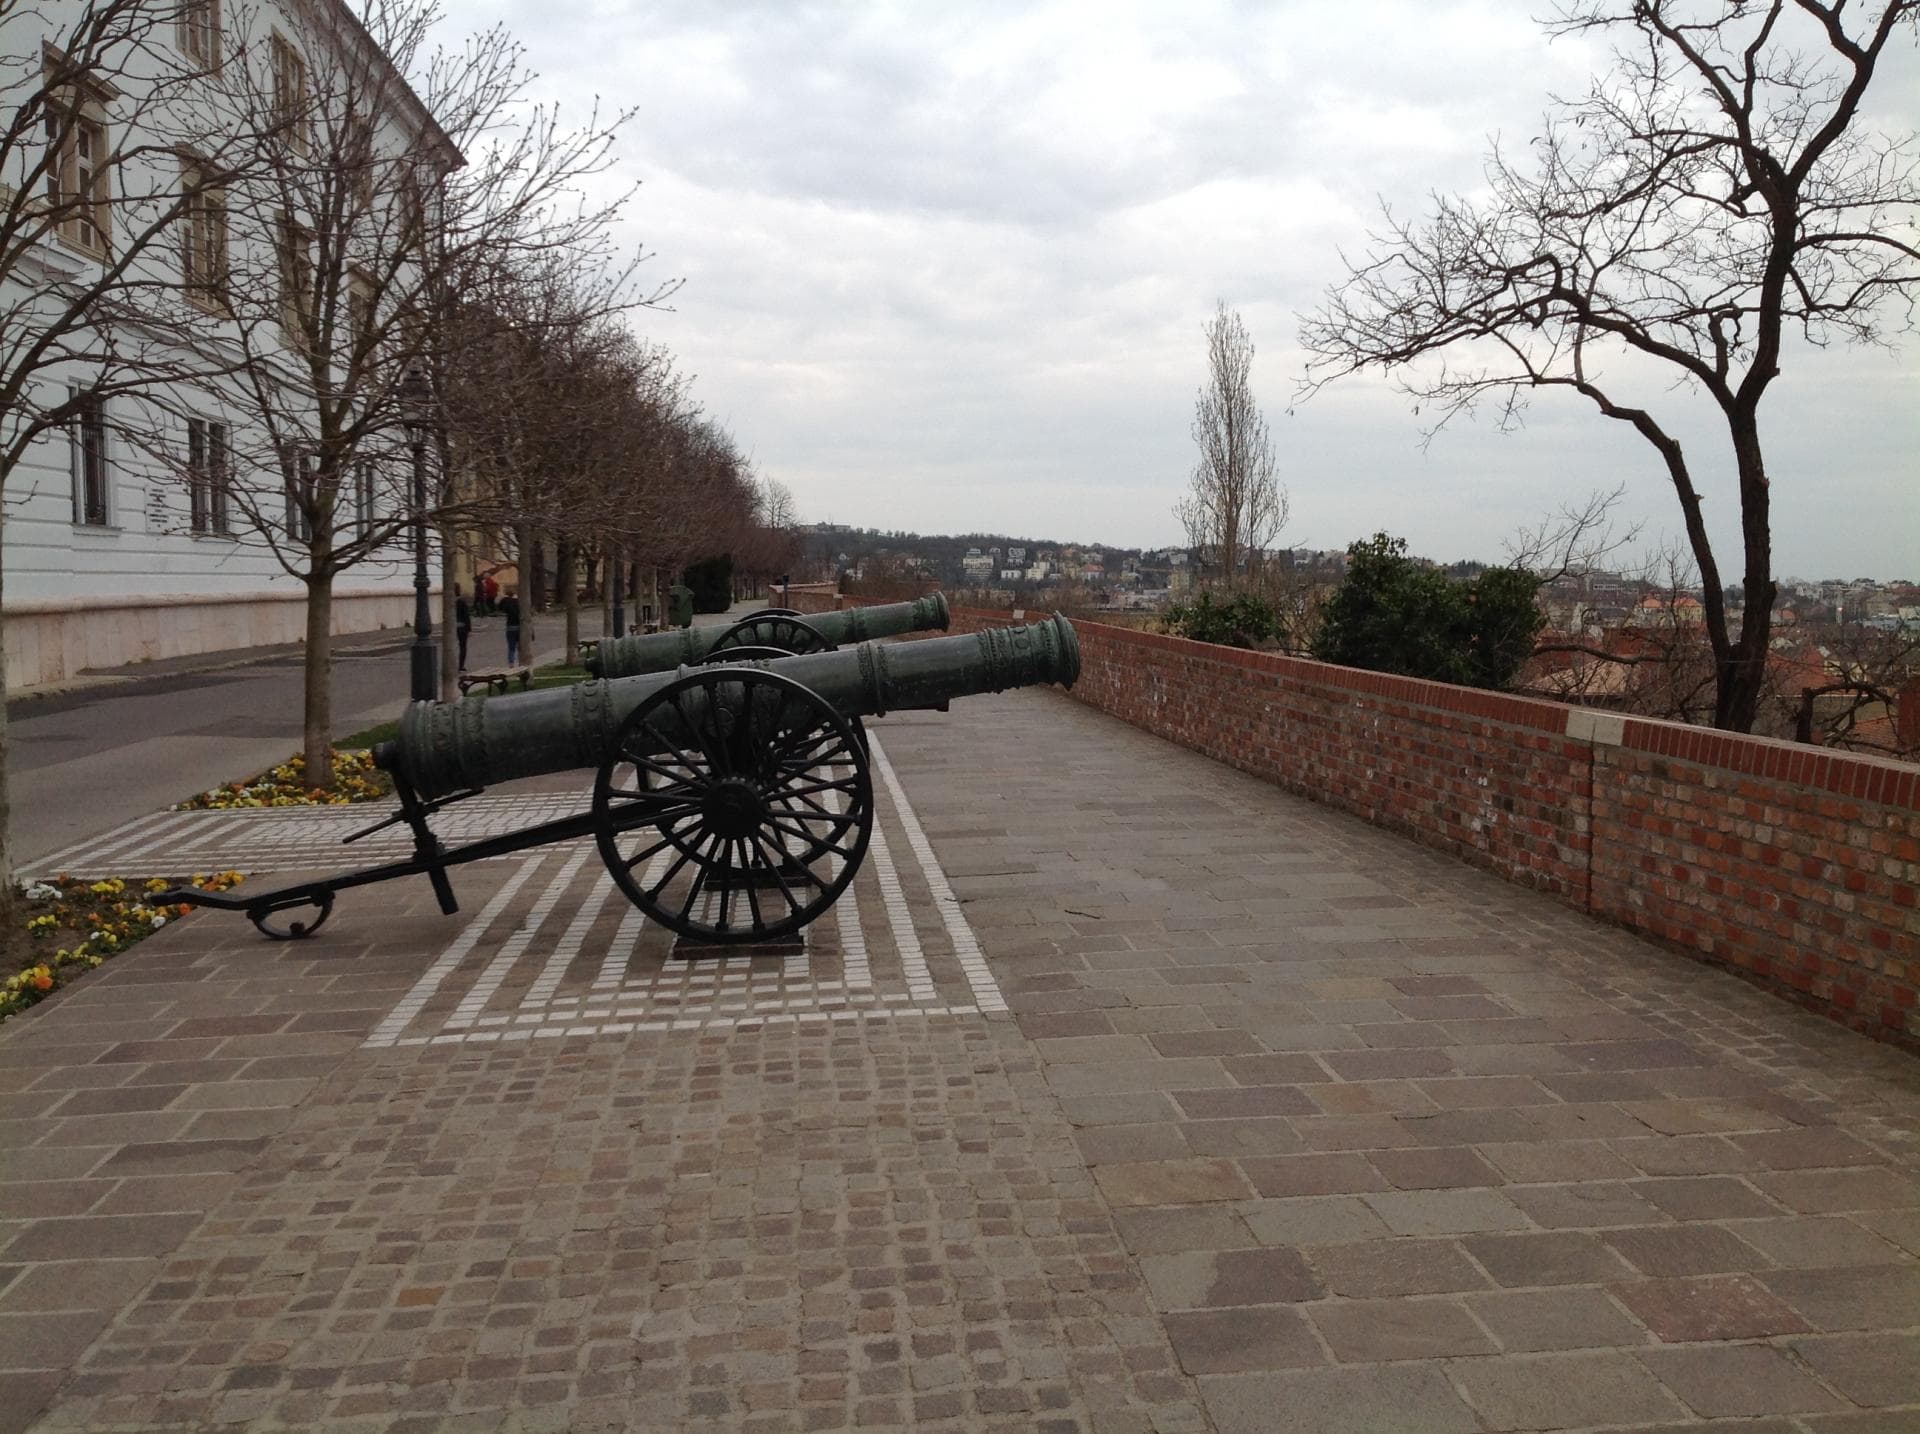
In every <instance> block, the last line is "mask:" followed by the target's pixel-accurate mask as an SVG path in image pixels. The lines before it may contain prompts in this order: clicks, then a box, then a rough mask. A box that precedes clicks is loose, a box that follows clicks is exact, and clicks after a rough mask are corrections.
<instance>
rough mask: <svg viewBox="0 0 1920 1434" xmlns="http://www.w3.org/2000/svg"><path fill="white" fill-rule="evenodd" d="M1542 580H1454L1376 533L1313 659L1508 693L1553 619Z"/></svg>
mask: <svg viewBox="0 0 1920 1434" xmlns="http://www.w3.org/2000/svg"><path fill="white" fill-rule="evenodd" d="M1538 587H1539V579H1537V578H1536V577H1535V576H1534V575H1533V574H1532V573H1530V572H1528V571H1526V570H1525V569H1524V568H1487V569H1485V570H1483V571H1482V572H1481V573H1480V574H1479V576H1477V577H1475V578H1472V579H1470V580H1465V581H1455V580H1453V579H1451V578H1449V577H1448V576H1447V575H1446V574H1445V573H1443V572H1441V571H1440V570H1439V569H1438V568H1434V567H1429V566H1428V565H1426V564H1425V563H1421V562H1417V561H1415V560H1414V559H1412V558H1410V557H1408V556H1407V544H1406V540H1405V539H1404V538H1390V537H1388V536H1387V535H1386V534H1385V533H1376V534H1374V535H1373V537H1371V538H1369V539H1368V540H1367V541H1365V542H1361V543H1355V544H1353V545H1352V546H1351V547H1349V548H1348V549H1347V573H1346V576H1345V577H1344V578H1342V579H1341V581H1340V586H1339V587H1337V588H1335V589H1334V591H1333V594H1332V596H1330V597H1329V598H1328V599H1327V601H1326V602H1325V603H1324V604H1323V605H1322V606H1321V609H1320V626H1319V629H1318V631H1317V632H1316V633H1315V634H1314V639H1313V655H1314V656H1315V657H1317V658H1319V659H1320V660H1321V661H1323V662H1338V663H1341V664H1343V665H1344V666H1347V667H1365V668H1368V669H1370V670H1372V671H1374V672H1395V673H1399V674H1400V675H1402V676H1404V677H1425V678H1428V679H1430V680H1432V681H1435V682H1453V683H1458V684H1460V685H1462V686H1465V687H1486V688H1494V689H1500V688H1504V687H1506V686H1507V685H1508V684H1509V683H1511V682H1512V681H1513V678H1514V674H1515V673H1517V672H1518V671H1519V670H1520V667H1521V664H1523V663H1524V662H1525V661H1526V660H1527V657H1528V655H1529V654H1530V653H1532V651H1533V641H1534V638H1535V637H1536V636H1537V635H1538V633H1539V631H1540V628H1541V626H1542V624H1543V623H1544V622H1545V618H1544V617H1543V616H1542V615H1541V613H1540V609H1539V607H1538V606H1537V605H1536V604H1535V602H1534V593H1535V591H1536V589H1537V588H1538Z"/></svg>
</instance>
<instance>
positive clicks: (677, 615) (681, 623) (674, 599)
mask: <svg viewBox="0 0 1920 1434" xmlns="http://www.w3.org/2000/svg"><path fill="white" fill-rule="evenodd" d="M667 626H669V627H692V626H693V589H692V588H690V587H688V586H687V585H686V584H685V583H675V584H674V585H673V586H672V587H670V588H668V589H667Z"/></svg>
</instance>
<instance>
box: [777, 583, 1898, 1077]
mask: <svg viewBox="0 0 1920 1434" xmlns="http://www.w3.org/2000/svg"><path fill="white" fill-rule="evenodd" d="M842 602H843V603H845V602H846V600H845V599H842ZM823 605H824V604H823ZM795 606H799V604H798V603H797V602H796V603H795ZM1036 616H1037V614H1036ZM953 619H954V621H953V630H954V631H956V632H965V631H972V630H975V629H977V628H980V627H991V626H1001V625H1004V624H1006V623H1008V622H1010V621H1014V620H1015V619H1014V618H1013V617H1012V615H1010V614H1008V613H1005V612H985V611H979V610H972V609H959V610H956V611H955V612H954V614H953ZM1074 626H1075V629H1076V630H1077V631H1078V633H1079V636H1080V647H1081V657H1082V669H1081V676H1080V681H1079V683H1078V684H1077V685H1076V686H1075V688H1074V689H1073V695H1074V696H1075V697H1076V698H1078V699H1079V700H1080V701H1082V702H1085V703H1087V704H1089V705H1090V706H1093V707H1097V708H1099V709H1100V710H1101V711H1103V712H1110V713H1112V714H1113V715H1114V716H1116V717H1119V718H1121V719H1122V720H1124V721H1127V722H1130V723H1132V724H1133V725H1134V726H1136V727H1140V728H1143V729H1145V730H1146V731H1149V732H1153V733H1155V734H1157V735H1159V736H1162V737H1165V738H1167V739H1168V740H1170V741H1174V742H1178V743H1180V744H1181V745H1182V746H1185V747H1189V748H1192V749H1193V750H1194V751H1197V752H1202V753H1205V754H1206V755H1207V756H1210V757H1213V758H1215V759H1217V760H1219V761H1222V762H1225V763H1227V764H1228V765H1230V766H1234V767H1238V768H1239V769H1240V770H1242V771H1245V772H1250V773H1252V774H1254V775H1255V776H1259V777H1262V778H1264V779H1266V780H1267V781H1271V782H1274V783H1276V784H1277V785H1279V786H1282V787H1285V788H1286V789H1288V790H1289V791H1293V792H1297V793H1299V794H1301V795H1302V796H1306V797H1309V798H1311V799H1313V800H1314V801H1319V802H1325V803H1327V804H1328V805H1330V806H1335V807H1339V808H1341V809H1343V810H1345V811H1349V812H1352V813H1354V814H1355V815H1357V816H1361V817H1364V818H1365V819H1366V820H1368V821H1370V822H1373V823H1375V824H1376V825H1379V826H1382V827H1386V828H1389V829H1391V830H1393V831H1398V832H1402V833H1404V834H1406V835H1407V836H1410V837H1412V838H1414V839H1415V840H1417V841H1421V842H1425V843H1426V844H1428V845H1430V846H1434V847H1438V848H1440V849H1442V850H1444V851H1448V852H1451V853H1452V854H1454V855H1455V856H1458V857H1460V858H1462V859H1464V860H1466V861H1470V862H1472V863H1473V864H1475V865H1476V866H1481V867H1485V868H1486V869H1488V870H1490V871H1493V872H1497V873H1498V874H1500V875H1501V876H1504V877H1507V878H1508V879H1510V880H1513V881H1519V882H1523V883H1525V884H1526V885H1528V886H1531V887H1535V888H1537V889H1539V890H1541V891H1545V892H1549V893H1551V894H1553V895H1554V896H1556V897H1558V898H1559V899H1561V900H1562V901H1565V902H1567V903H1568V904H1569V905H1572V906H1575V907H1578V908H1579V909H1581V910H1583V911H1586V912H1588V913H1590V914H1592V915H1593V916H1596V917H1598V918H1600V919H1601V920H1604V921H1611V922H1615V923H1617V924H1619V925H1621V926H1625V927H1628V928H1631V929H1632V930H1635V931H1638V932H1642V933H1645V934H1646V935H1649V936H1652V937H1655V938H1657V939H1659V940H1661V941H1664V942H1667V943H1669V944H1671V945H1673V946H1676V947H1679V948H1682V949H1684V950H1687V951H1689V952H1692V953H1695V954H1697V955H1699V956H1702V957H1704V958H1705V959H1708V960H1711V961H1713V962H1716V963H1718V964H1721V965H1724V966H1727V967H1729V968H1730V969H1733V970H1736V971H1739V972H1741V973H1743V974H1745V975H1747V976H1749V977H1750V978H1752V979H1753V980H1756V981H1759V982H1762V983H1764V984H1766V985H1768V986H1770V987H1772V988H1773V989H1774V990H1776V991H1779V992H1781V993H1782V994H1785V995H1788V996H1790V997H1792V998H1793V999H1795V1000H1797V1001H1800V1002H1801V1003H1803V1004H1805V1005H1808V1006H1811V1007H1813V1008H1814V1009H1816V1010H1819V1011H1821V1012H1823V1013H1825V1014H1827V1015H1829V1016H1832V1017H1834V1018H1835V1019H1838V1020H1841V1021H1844V1022H1846V1023H1847V1024H1848V1025H1850V1026H1854V1027H1856V1028H1858V1029H1861V1030H1865V1031H1869V1032H1872V1033H1874V1034H1876V1035H1880V1036H1883V1037H1885V1038H1888V1039H1892V1040H1895V1041H1898V1042H1900V1043H1902V1044H1906V1045H1912V1046H1920V1000H1916V995H1917V994H1920V910H1917V909H1916V893H1917V892H1920V767H1916V766H1912V765H1909V764H1906V763H1901V762H1893V761H1885V760H1880V759H1876V758H1873V757H1865V756H1858V755H1854V754H1851V753H1844V752H1834V751H1829V750H1826V749H1823V748H1817V747H1804V746H1798V745H1795V744H1793V743H1790V742H1775V741H1770V740H1768V739H1765V738H1760V737H1742V736H1736V735H1734V734H1731V733H1725V732H1715V731H1710V730H1706V729H1702V728H1697V727H1687V726H1682V725H1680V724H1676V723H1670V722H1655V721H1648V720H1644V719H1641V718H1629V717H1620V716H1616V715H1613V714H1609V713H1601V712H1595V711H1591V710H1587V709H1581V708H1575V707H1568V706H1564V705H1562V704H1560V703H1555V702H1539V701H1534V700H1531V699H1527V698H1519V697H1508V696H1504V695H1502V694H1499V693H1492V692H1479V691H1475V690H1474V689H1472V688H1465V687H1451V686H1448V685H1446V684H1444V683H1438V682H1422V681H1418V680H1415V679H1412V678H1405V677H1390V676H1387V675H1385V674H1382V673H1377V672H1362V671H1359V670H1356V669H1353V668H1345V667H1334V666H1330V665H1328V664H1326V663H1320V662H1309V661H1306V660H1303V659H1300V658H1291V657H1281V656H1277V655H1274V654H1270V653H1253V652H1242V651H1238V650H1236V649H1233V648H1226V647H1217V646H1214V645H1212V644H1209V643H1199V642H1189V641H1187V640H1185V639H1184V638H1177V637H1163V636H1160V635H1158V634H1155V633H1143V632H1135V631H1132V630H1129V629H1127V628H1120V627H1112V626H1109V625H1106V624H1104V623H1095V622H1081V621H1077V622H1076V623H1075V624H1074Z"/></svg>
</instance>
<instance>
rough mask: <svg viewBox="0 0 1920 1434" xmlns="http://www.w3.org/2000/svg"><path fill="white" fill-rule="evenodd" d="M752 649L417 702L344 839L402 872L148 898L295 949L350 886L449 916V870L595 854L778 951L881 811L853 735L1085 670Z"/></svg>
mask: <svg viewBox="0 0 1920 1434" xmlns="http://www.w3.org/2000/svg"><path fill="white" fill-rule="evenodd" d="M901 606H909V605H907V604H902V605H901ZM944 610H945V605H944V603H942V604H941V614H942V616H944ZM758 650H759V651H766V650H767V649H758ZM754 651H756V649H750V648H737V649H728V650H723V652H722V653H713V654H710V655H709V661H708V665H705V666H702V667H697V668H690V667H681V668H678V669H677V670H675V671H671V672H664V673H651V674H646V675H641V676H633V677H618V678H603V679H600V680H597V681H589V682H582V683H578V684H576V685H574V686H571V687H559V688H548V689H543V690H536V691H533V692H526V693H514V694H509V695H507V696H504V697H497V698H493V699H490V700H469V701H465V702H458V703H436V702H416V703H414V704H412V705H411V706H410V707H409V708H408V709H407V710H406V712H405V713H404V714H403V716H402V718H401V723H400V734H399V736H398V737H397V738H396V739H395V740H394V741H392V742H388V743H384V744H382V745H381V746H379V747H377V748H376V749H375V750H374V761H375V763H376V764H377V765H378V766H380V767H381V768H382V769H384V770H385V771H387V772H388V773H390V774H391V775H392V778H393V783H394V790H395V793H396V796H397V798H398V803H399V807H398V810H397V811H396V812H395V813H393V814H392V815H391V816H389V817H387V818H385V819H384V820H382V821H380V822H377V823H375V824H374V825H372V826H370V827H367V828H366V829H364V830H362V831H360V832H356V833H355V834H354V835H353V836H350V837H348V838H347V840H348V841H355V840H358V839H360V838H362V837H365V836H368V835H370V834H372V833H373V832H375V831H379V830H382V829H383V828H386V827H388V826H393V825H404V826H406V827H407V828H408V829H409V830H410V832H411V833H412V836H413V842H414V852H413V855H412V857H411V858H409V859H407V860H404V861H394V862H388V863H385V864H382V865H377V866H372V867H367V868H364V869H361V870H358V871H352V872H346V873H343V874H340V875H337V876H332V877H326V878H322V879H320V880H316V881H305V882H297V883H294V884H292V885H288V886H282V887H278V888H275V889H273V890H269V891H263V892H257V893H253V894H233V895H226V894H219V893H213V892H205V891H201V890H199V889H197V888H182V889H177V890H175V891H172V892H168V893H166V894H165V895H163V896H162V897H160V898H158V899H159V900H161V901H163V902H181V903H185V904H189V905H197V906H205V907H212V908H216V909H221V910H231V911H240V912H243V913H244V914H245V915H246V916H247V917H248V918H249V919H250V920H251V921H252V922H253V924H254V925H255V927H257V928H258V929H259V930H260V931H261V932H262V933H263V934H265V935H267V936H270V937H274V938H277V939H283V940H284V939H291V938H297V937H302V936H308V935H311V934H312V933H313V932H314V931H316V930H318V929H319V927H320V926H321V924H322V923H323V922H325V921H326V919H327V917H328V916H329V915H330V914H331V912H332V910H333V905H334V900H335V898H336V896H337V895H338V894H339V893H340V892H342V891H345V890H348V889H350V888H353V887H356V886H366V885H370V884H372V883H375V882H381V881H390V880H394V879H396V878H399V877H404V876H422V875H423V876H425V877H427V878H428V880H429V881H430V882H431V883H432V886H433V890H434V894H435V896H436V898H437V900H438V902H439V905H440V909H441V910H442V911H443V912H446V913H449V914H451V913H453V912H455V911H457V910H458V909H459V907H458V902H457V900H456V899H455V896H454V893H453V888H452V884H451V883H450V882H449V880H448V878H447V872H448V869H449V868H451V867H454V866H459V865H463V864H465V863H468V862H473V861H481V860H485V859H487V858H489V857H498V856H505V855H510V854H512V853H514V852H519V851H524V850H528V849H530V848H533V847H536V846H541V845H545V844H547V843H551V842H564V841H575V840H580V839H583V838H587V837H591V838H592V839H593V841H594V842H595V844H596V846H597V847H598V850H599V855H600V857H601V860H602V862H603V863H604V865H605V866H606V868H607V871H608V874H609V876H610V877H611V878H612V880H613V882H614V884H615V885H616V886H617V887H619V889H620V890H621V892H622V893H623V894H625V895H626V896H627V897H628V899H629V900H631V901H632V902H633V903H634V904H635V905H636V906H638V907H639V908H640V909H641V910H642V911H643V912H645V913H646V915H647V916H648V917H650V918H652V919H653V920H655V921H657V922H658V923H660V924H661V925H663V926H665V927H667V928H669V929H671V930H673V931H675V932H676V933H678V934H679V935H681V936H683V937H686V938H688V939H691V940H694V941H699V942H712V943H717V944H722V945H737V944H745V943H755V942H765V941H772V940H777V939H780V938H783V937H788V936H791V935H793V934H794V933H796V932H798V931H799V930H801V929H802V928H803V927H805V926H806V925H807V924H808V923H810V922H812V921H814V920H816V919H817V918H818V917H819V916H821V915H822V914H824V913H825V912H826V911H827V910H828V909H829V908H831V907H832V905H833V903H834V901H835V900H836V899H837V898H838V897H839V895H840V893H841V892H843V891H844V890H845V889H846V887H847V886H848V884H849V883H851V882H852V880H853V879H854V876H855V874H856V873H857V872H858V870H859V867H860V864H861V861H862V859H863V858H864V857H865V855H866V850H867V843H868V840H869V839H870V837H871V835H872V832H873V822H874V795H873V781H872V775H871V771H870V769H869V764H868V756H867V748H866V740H865V734H864V732H863V731H862V730H861V728H860V719H861V718H862V717H868V716H878V715H881V714H883V713H886V712H890V711H900V710H909V709H934V710H944V709H945V708H946V706H947V704H948V703H949V702H951V701H952V700H954V699H956V698H962V697H968V696H974V695H978V694H983V693H988V692H999V691H1004V690H1006V689H1009V688H1014V687H1026V686H1036V685H1042V684H1046V683H1059V684H1060V685H1062V686H1068V687H1070V686H1072V685H1073V682H1074V680H1075V679H1076V678H1077V677H1078V675H1079V671H1080V651H1079V643H1078V640H1077V639H1076V637H1075V636H1074V632H1073V626H1072V624H1071V623H1069V622H1068V621H1067V619H1066V618H1064V617H1061V616H1058V615H1055V616H1054V617H1053V618H1051V619H1049V620H1048V621H1045V622H1039V623H1032V624H1029V625H1027V626H1023V627H1009V628H997V629H989V630H986V631H982V632H978V633H971V634H965V635H960V636H952V637H936V638H927V639H923V640H921V641H917V642H911V643H900V644H882V643H878V642H862V643H860V644H859V645H857V646H854V647H850V648H839V649H829V650H826V651H820V652H810V653H798V654H789V653H785V652H781V653H780V654H779V655H778V656H764V655H761V656H755V655H749V654H750V653H752V652H754ZM576 770H585V771H591V772H593V774H594V780H593V789H592V795H591V801H590V803H589V805H588V807H587V808H586V810H584V811H581V812H578V813H574V814H572V815H569V816H565V817H561V818H558V819H556V820H553V821H547V822H542V823H539V824H537V825H534V826H530V827H527V828H524V829H522V830H519V831H515V832H507V833H503V834H500V835H497V836H491V837H485V838H482V839H479V840H475V841H471V842H467V843H464V844H462V845H459V846H454V847H447V846H444V845H442V843H441V842H440V840H439V839H438V837H436V836H435V834H434V832H433V830H432V827H431V825H430V818H431V817H432V816H433V815H434V814H435V813H436V812H439V811H441V810H443V809H445V808H446V807H448V806H450V805H452V804H453V803H456V802H459V801H461V800H463V799H466V798H469V797H472V796H476V795H478V794H479V793H480V792H481V791H482V790H484V789H485V788H486V787H488V786H491V785H495V784H498V783H502V782H509V781H514V780H518V779H520V778H525V777H534V776H544V775H550V774H555V773H560V772H567V771H576Z"/></svg>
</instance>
